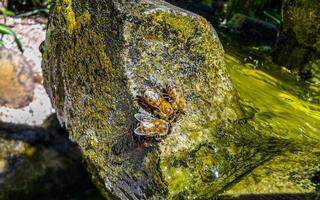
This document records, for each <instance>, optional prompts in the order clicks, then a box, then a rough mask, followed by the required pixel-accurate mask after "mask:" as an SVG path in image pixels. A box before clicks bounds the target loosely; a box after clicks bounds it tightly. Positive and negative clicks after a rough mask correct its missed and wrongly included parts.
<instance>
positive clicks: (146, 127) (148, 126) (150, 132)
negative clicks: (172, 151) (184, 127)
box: [134, 113, 169, 137]
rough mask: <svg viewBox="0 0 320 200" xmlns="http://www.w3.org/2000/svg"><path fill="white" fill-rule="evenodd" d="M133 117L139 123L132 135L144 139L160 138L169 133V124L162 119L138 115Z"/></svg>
mask: <svg viewBox="0 0 320 200" xmlns="http://www.w3.org/2000/svg"><path fill="white" fill-rule="evenodd" d="M134 117H135V118H136V119H137V120H138V121H139V123H138V126H137V128H136V129H135V130H134V133H135V134H137V135H140V136H146V137H153V136H156V137H161V136H165V135H167V134H168V132H169V123H168V122H167V121H165V120H163V119H158V118H154V117H152V116H149V115H146V114H142V113H138V114H135V115H134Z"/></svg>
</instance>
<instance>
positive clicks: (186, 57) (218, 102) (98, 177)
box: [42, 0, 250, 199]
mask: <svg viewBox="0 0 320 200" xmlns="http://www.w3.org/2000/svg"><path fill="white" fill-rule="evenodd" d="M43 50H44V52H43V66H42V67H43V72H44V83H45V86H46V89H47V92H48V94H49V96H50V98H51V100H52V103H53V105H54V107H55V109H56V111H57V114H58V117H59V120H60V122H61V123H62V124H63V125H65V126H66V127H67V129H68V130H69V132H70V138H71V139H72V140H73V141H75V142H77V144H78V145H79V147H80V149H81V151H82V154H83V157H84V160H85V161H86V163H87V166H88V167H87V168H88V171H89V172H90V173H91V174H92V176H93V179H94V181H95V182H96V184H97V186H98V187H99V188H100V190H101V191H102V193H103V194H104V195H105V197H106V198H108V197H109V198H113V197H117V198H120V199H164V198H171V199H175V198H179V197H185V198H187V197H188V196H189V197H213V196H214V195H216V194H217V193H218V192H219V191H221V190H222V189H223V188H224V187H225V186H226V185H227V184H228V183H230V182H232V181H233V180H234V179H235V178H236V177H237V176H238V175H241V174H242V171H243V170H242V169H241V171H239V174H238V175H235V174H237V173H235V174H232V175H230V176H229V175H223V176H220V175H219V174H218V175H217V174H216V173H215V170H216V171H217V170H218V169H215V168H214V166H216V165H217V163H218V164H219V165H221V167H223V166H225V165H227V161H226V160H223V156H222V154H221V155H220V156H217V158H219V159H220V158H221V160H220V161H217V162H216V160H215V159H213V158H214V157H215V155H216V154H217V151H218V150H217V148H218V147H217V146H219V145H217V146H215V144H216V142H217V141H219V137H221V135H220V136H219V135H218V134H217V130H218V129H219V128H218V127H220V129H221V127H224V126H225V125H226V124H232V123H233V122H235V121H236V120H238V119H239V118H240V117H241V115H242V114H241V111H240V109H239V105H238V99H237V93H236V91H235V89H234V87H233V85H232V83H231V81H230V79H229V77H228V75H227V73H226V70H225V63H224V59H223V56H224V52H223V48H222V46H221V44H220V41H219V39H218V36H217V34H216V32H215V30H214V29H213V28H212V26H211V25H210V24H209V23H208V22H207V21H206V20H205V19H204V18H202V17H200V16H198V15H195V14H193V13H190V12H187V11H185V10H182V9H179V8H176V7H174V6H172V5H170V4H168V3H165V2H164V1H160V0H144V1H133V0H129V1H121V0H101V1H94V2H92V1H90V2H89V1H84V0H73V1H72V0H56V1H55V3H54V5H53V8H52V11H51V17H50V21H49V25H48V31H47V38H46V41H45V44H44V46H43ZM168 81H170V82H174V83H175V84H176V85H178V86H180V87H181V88H182V89H183V91H184V95H185V98H186V100H187V111H186V113H185V114H184V115H180V116H179V119H178V120H177V122H175V123H173V124H172V126H171V131H170V134H169V135H168V136H166V137H163V138H162V139H161V140H160V141H145V140H144V138H141V137H137V136H136V135H134V133H133V130H134V128H135V126H136V123H137V121H136V120H135V118H134V114H135V113H137V112H138V110H139V105H138V103H137V101H136V97H137V95H138V94H140V93H141V92H142V90H143V89H145V88H148V87H149V88H154V89H156V88H160V87H162V86H164V85H165V84H166V83H167V82H168ZM220 129H219V130H220ZM225 134H226V135H228V137H229V136H230V137H231V135H232V134H229V133H228V132H226V133H225ZM222 137H223V136H222ZM223 141H224V140H223ZM146 143H147V144H146ZM229 144H230V143H229ZM230 145H231V144H230ZM233 149H234V148H233ZM224 161H225V162H224ZM249 165H250V164H249Z"/></svg>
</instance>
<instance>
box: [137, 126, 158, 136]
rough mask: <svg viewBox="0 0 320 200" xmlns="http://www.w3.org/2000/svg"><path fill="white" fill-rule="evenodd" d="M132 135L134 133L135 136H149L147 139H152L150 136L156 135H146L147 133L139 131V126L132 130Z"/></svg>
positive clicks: (151, 133) (150, 133)
mask: <svg viewBox="0 0 320 200" xmlns="http://www.w3.org/2000/svg"><path fill="white" fill-rule="evenodd" d="M134 133H135V134H136V135H140V136H149V137H152V136H155V135H157V133H154V132H149V133H147V132H143V131H141V128H140V126H138V127H137V128H136V129H135V130H134Z"/></svg>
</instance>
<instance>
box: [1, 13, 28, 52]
mask: <svg viewBox="0 0 320 200" xmlns="http://www.w3.org/2000/svg"><path fill="white" fill-rule="evenodd" d="M1 13H2V14H3V15H4V16H14V15H15V14H14V12H12V11H9V10H1ZM0 35H1V36H0V47H4V46H5V45H4V42H3V39H2V38H3V35H11V36H12V37H13V38H14V41H15V43H16V45H17V47H18V49H19V50H20V51H21V52H23V48H22V44H21V41H20V40H19V38H18V37H17V35H16V33H15V32H14V31H13V30H12V29H11V28H10V27H8V26H7V25H5V24H2V23H0Z"/></svg>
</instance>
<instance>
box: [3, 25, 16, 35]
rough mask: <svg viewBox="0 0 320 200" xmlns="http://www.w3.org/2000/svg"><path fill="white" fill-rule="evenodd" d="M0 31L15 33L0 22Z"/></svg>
mask: <svg viewBox="0 0 320 200" xmlns="http://www.w3.org/2000/svg"><path fill="white" fill-rule="evenodd" d="M0 33H2V34H6V35H15V33H14V32H13V31H12V29H11V28H9V27H8V26H6V25H4V24H0Z"/></svg>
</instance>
